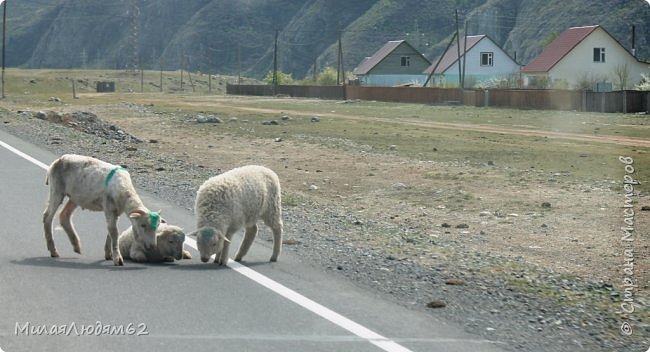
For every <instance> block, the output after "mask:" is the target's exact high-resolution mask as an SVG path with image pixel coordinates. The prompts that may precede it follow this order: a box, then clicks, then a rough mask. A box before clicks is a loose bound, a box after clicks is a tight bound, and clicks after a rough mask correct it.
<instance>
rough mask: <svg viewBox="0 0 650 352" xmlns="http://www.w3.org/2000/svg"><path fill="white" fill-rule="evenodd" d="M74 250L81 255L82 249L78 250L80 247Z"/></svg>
mask: <svg viewBox="0 0 650 352" xmlns="http://www.w3.org/2000/svg"><path fill="white" fill-rule="evenodd" d="M72 250H73V251H74V252H75V253H79V254H81V248H78V247H77V248H73V249H72Z"/></svg>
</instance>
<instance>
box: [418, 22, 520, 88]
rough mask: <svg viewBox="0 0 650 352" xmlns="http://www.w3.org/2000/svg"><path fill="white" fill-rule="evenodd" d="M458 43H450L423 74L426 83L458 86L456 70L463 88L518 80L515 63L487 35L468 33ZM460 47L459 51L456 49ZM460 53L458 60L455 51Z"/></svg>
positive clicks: (492, 85) (506, 85) (506, 83)
mask: <svg viewBox="0 0 650 352" xmlns="http://www.w3.org/2000/svg"><path fill="white" fill-rule="evenodd" d="M459 43H460V46H459V45H458V43H457V44H454V45H452V46H451V47H450V48H449V49H448V50H447V51H446V52H445V53H443V54H442V56H440V58H438V60H436V62H435V63H433V64H432V65H431V66H430V67H428V68H427V69H426V70H425V71H424V73H425V74H426V75H427V76H429V75H430V74H431V71H432V70H433V69H434V68H435V72H434V73H433V75H432V76H431V80H430V83H429V85H431V86H437V87H446V88H452V87H458V86H459V84H458V83H459V80H458V78H459V69H458V66H459V65H460V72H461V74H463V66H465V69H464V77H465V84H464V86H465V87H464V88H474V87H488V88H491V87H495V86H496V87H509V86H514V85H515V84H516V81H517V79H518V74H519V70H520V66H519V64H517V62H515V60H514V59H513V58H512V57H510V55H508V53H506V52H505V51H504V50H503V49H502V48H501V47H500V46H499V45H497V44H496V43H495V42H494V41H493V40H492V39H491V38H490V37H489V36H487V35H472V36H467V37H463V38H460V40H459ZM459 48H460V51H459ZM459 52H460V60H459V59H458V58H459V55H458V53H459Z"/></svg>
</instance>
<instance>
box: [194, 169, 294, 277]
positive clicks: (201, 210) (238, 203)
mask: <svg viewBox="0 0 650 352" xmlns="http://www.w3.org/2000/svg"><path fill="white" fill-rule="evenodd" d="M194 211H195V215H196V221H197V230H196V231H194V232H193V233H192V234H191V235H192V236H196V244H197V247H198V250H199V253H200V255H201V261H202V262H204V263H205V262H207V261H208V260H209V259H210V256H212V255H213V254H215V255H216V258H215V259H214V263H216V264H218V265H226V264H227V262H228V248H229V246H230V240H231V239H232V236H233V235H234V234H235V232H237V231H238V230H239V229H241V228H242V227H244V228H245V229H246V233H245V235H244V239H243V241H242V243H241V245H240V247H239V250H238V251H237V254H236V256H235V260H236V261H241V260H242V258H243V257H244V255H246V253H247V252H248V250H249V249H250V247H251V245H252V244H253V240H254V239H255V236H256V235H257V220H259V219H262V220H263V221H264V223H265V224H266V225H267V226H269V227H270V228H271V230H272V231H273V253H272V255H271V261H272V262H275V261H277V260H278V256H279V255H280V248H281V245H282V226H283V224H282V205H281V199H280V180H279V179H278V175H276V174H275V172H273V171H272V170H270V169H268V168H266V167H263V166H257V165H248V166H242V167H239V168H236V169H232V170H230V171H227V172H225V173H223V174H220V175H218V176H214V177H211V178H210V179H208V180H207V181H205V182H204V183H203V184H202V185H201V187H199V190H198V191H197V195H196V201H195V204H194Z"/></svg>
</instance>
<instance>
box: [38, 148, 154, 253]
mask: <svg viewBox="0 0 650 352" xmlns="http://www.w3.org/2000/svg"><path fill="white" fill-rule="evenodd" d="M45 184H49V185H50V195H49V199H48V205H47V208H46V209H45V212H44V213H43V226H44V229H45V241H46V243H47V249H48V250H49V251H50V255H51V256H52V257H58V256H59V253H58V252H57V250H56V247H55V246H54V240H52V220H53V219H54V215H55V213H56V211H57V209H58V208H59V206H60V205H61V203H62V202H63V200H64V198H65V197H66V196H67V197H68V202H67V203H66V204H65V206H64V207H63V210H61V214H60V215H59V220H60V222H61V226H62V227H63V229H64V230H65V232H66V234H68V238H69V239H70V243H72V248H73V249H74V251H75V252H77V253H81V248H80V246H79V236H78V235H77V232H76V230H75V229H74V226H73V224H72V220H71V217H72V212H74V210H75V209H76V208H77V207H81V208H82V209H88V210H92V211H103V212H104V214H105V217H106V223H107V227H108V235H109V236H110V239H111V246H110V248H106V249H105V251H104V252H105V257H106V259H111V258H113V264H115V265H124V261H123V259H122V255H121V254H120V249H119V247H118V245H117V239H118V232H117V218H118V217H119V216H120V214H122V213H124V214H127V215H128V216H129V220H130V221H131V226H132V227H133V229H135V231H134V238H135V240H136V241H137V242H139V243H141V244H142V245H143V246H144V247H145V248H154V247H155V246H156V235H155V232H156V228H157V227H158V225H159V223H160V215H159V214H158V213H156V212H152V211H149V210H148V209H147V207H145V206H144V204H143V203H142V201H141V200H140V197H139V196H138V194H137V193H136V191H135V188H133V184H132V183H131V177H130V176H129V173H128V172H126V170H124V169H122V168H121V167H119V166H115V165H112V164H109V163H107V162H104V161H101V160H98V159H95V158H91V157H88V156H82V155H74V154H66V155H63V156H61V157H60V158H58V159H57V160H55V161H54V162H53V163H52V165H50V168H49V170H48V171H47V178H46V180H45ZM108 249H110V250H111V251H108Z"/></svg>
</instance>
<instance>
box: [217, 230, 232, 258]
mask: <svg viewBox="0 0 650 352" xmlns="http://www.w3.org/2000/svg"><path fill="white" fill-rule="evenodd" d="M233 235H234V233H228V234H227V235H226V237H225V238H226V239H227V241H226V240H225V239H219V241H222V242H223V246H221V253H217V256H216V257H215V258H214V262H215V263H217V264H219V265H226V264H228V252H229V251H230V239H231V238H232V236H233Z"/></svg>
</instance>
